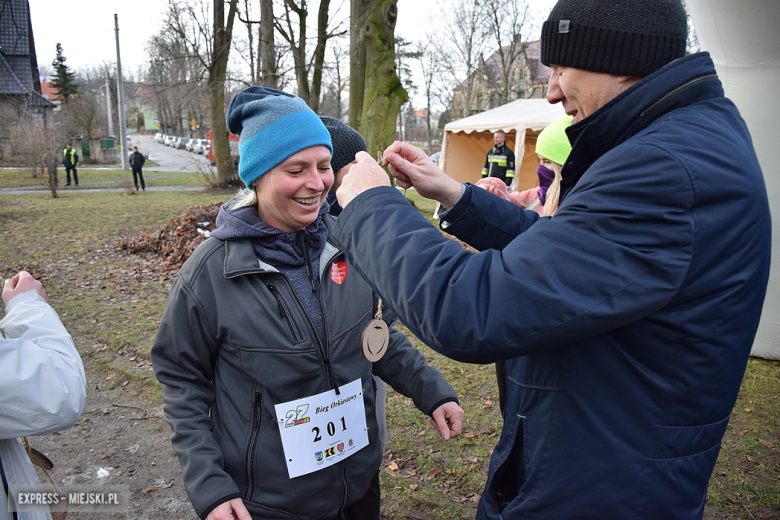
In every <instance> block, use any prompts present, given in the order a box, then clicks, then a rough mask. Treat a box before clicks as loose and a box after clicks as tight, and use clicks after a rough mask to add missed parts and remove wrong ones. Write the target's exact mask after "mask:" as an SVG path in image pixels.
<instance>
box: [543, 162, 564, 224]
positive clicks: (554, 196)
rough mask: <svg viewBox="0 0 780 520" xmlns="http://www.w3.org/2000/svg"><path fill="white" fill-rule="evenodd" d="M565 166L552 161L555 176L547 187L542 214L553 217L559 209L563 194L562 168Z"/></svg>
mask: <svg viewBox="0 0 780 520" xmlns="http://www.w3.org/2000/svg"><path fill="white" fill-rule="evenodd" d="M562 168H563V167H562V166H561V165H560V164H558V163H552V169H553V171H554V172H555V178H554V179H553V181H552V184H550V187H549V188H547V196H546V197H545V199H544V206H542V216H543V217H552V216H553V215H555V212H556V211H558V199H559V198H560V196H561V169H562Z"/></svg>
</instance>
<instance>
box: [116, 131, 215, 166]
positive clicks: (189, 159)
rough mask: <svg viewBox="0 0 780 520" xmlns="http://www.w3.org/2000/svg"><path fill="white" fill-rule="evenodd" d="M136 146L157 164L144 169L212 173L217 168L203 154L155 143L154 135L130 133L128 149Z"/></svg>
mask: <svg viewBox="0 0 780 520" xmlns="http://www.w3.org/2000/svg"><path fill="white" fill-rule="evenodd" d="M133 146H137V147H138V151H139V152H141V153H142V154H144V155H146V156H148V157H149V159H152V160H154V161H156V162H157V166H150V167H148V168H147V167H145V168H144V170H147V169H148V170H149V171H158V172H194V173H213V174H215V175H216V173H217V169H216V168H215V167H212V166H211V165H210V164H209V159H208V157H206V156H205V155H198V154H195V153H192V152H188V151H186V150H176V149H174V148H171V147H169V146H165V145H164V144H160V143H156V142H155V141H154V136H151V135H139V134H130V140H129V149H130V150H132V149H133Z"/></svg>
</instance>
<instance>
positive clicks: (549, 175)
mask: <svg viewBox="0 0 780 520" xmlns="http://www.w3.org/2000/svg"><path fill="white" fill-rule="evenodd" d="M536 175H538V176H539V202H540V203H541V204H542V206H544V200H545V199H546V198H547V190H548V189H549V187H550V185H551V184H552V181H553V179H555V172H554V171H552V170H551V169H549V168H547V167H546V166H542V165H541V164H540V165H539V167H538V168H536Z"/></svg>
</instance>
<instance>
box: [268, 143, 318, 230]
mask: <svg viewBox="0 0 780 520" xmlns="http://www.w3.org/2000/svg"><path fill="white" fill-rule="evenodd" d="M330 159H331V155H330V150H329V149H328V147H327V146H312V147H310V148H306V149H305V150H301V151H300V152H298V153H296V154H294V155H291V156H290V157H288V158H287V159H285V160H284V161H283V162H282V163H281V164H279V165H278V166H276V167H274V168H272V169H271V170H270V171H269V172H268V173H266V174H264V175H262V176H261V177H260V178H259V179H257V181H255V187H256V189H257V211H258V214H259V215H260V218H261V219H262V220H263V222H265V223H266V224H269V225H271V226H273V227H275V228H277V229H281V230H282V231H285V232H287V233H292V232H294V231H297V230H299V229H304V228H305V227H306V226H308V225H309V224H311V223H312V222H314V221H315V220H316V219H317V215H318V214H319V212H320V206H321V205H322V202H323V201H324V200H325V197H326V196H327V195H328V190H329V189H330V186H331V184H333V170H332V169H331V167H330Z"/></svg>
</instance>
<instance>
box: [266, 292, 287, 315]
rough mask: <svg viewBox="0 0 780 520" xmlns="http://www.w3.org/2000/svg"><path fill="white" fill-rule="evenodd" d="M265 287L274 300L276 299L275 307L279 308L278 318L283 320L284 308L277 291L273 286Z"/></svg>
mask: <svg viewBox="0 0 780 520" xmlns="http://www.w3.org/2000/svg"><path fill="white" fill-rule="evenodd" d="M266 287H268V290H269V291H271V294H273V295H274V298H276V306H277V307H279V317H280V318H284V317H285V315H284V307H282V299H281V298H280V296H279V291H277V290H276V287H274V286H273V284H270V283H269V284H266Z"/></svg>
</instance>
